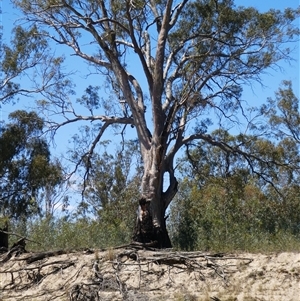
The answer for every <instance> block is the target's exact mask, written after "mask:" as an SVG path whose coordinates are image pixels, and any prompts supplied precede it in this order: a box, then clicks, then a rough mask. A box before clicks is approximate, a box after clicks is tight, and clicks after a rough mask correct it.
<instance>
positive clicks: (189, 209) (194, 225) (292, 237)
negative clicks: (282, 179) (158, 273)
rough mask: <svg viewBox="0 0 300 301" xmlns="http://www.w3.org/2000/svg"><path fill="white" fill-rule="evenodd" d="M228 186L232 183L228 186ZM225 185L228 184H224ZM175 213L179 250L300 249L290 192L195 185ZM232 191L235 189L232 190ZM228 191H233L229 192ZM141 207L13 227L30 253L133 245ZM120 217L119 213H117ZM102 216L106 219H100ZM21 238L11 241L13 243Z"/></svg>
mask: <svg viewBox="0 0 300 301" xmlns="http://www.w3.org/2000/svg"><path fill="white" fill-rule="evenodd" d="M227 183H228V181H227ZM222 184H223V185H222ZM181 187H182V189H181V193H180V194H179V195H178V196H177V198H176V200H175V201H174V203H173V205H172V206H171V209H170V212H169V214H170V216H169V218H168V228H169V234H170V237H171V239H172V243H173V247H174V248H175V249H178V250H189V251H193V250H203V251H213V252H231V251H249V252H262V251H263V252H277V251H299V250H300V229H299V227H300V217H299V215H298V214H297V213H298V212H299V211H300V198H299V193H298V195H297V191H296V190H295V191H294V194H292V191H290V198H289V199H286V200H285V202H280V201H278V200H276V199H275V196H273V197H272V196H266V195H263V194H262V193H261V191H259V190H258V189H257V188H255V187H254V186H251V185H246V186H245V187H243V188H242V189H240V190H241V191H239V193H241V194H243V197H244V198H243V199H242V197H241V196H240V198H238V195H235V194H237V193H238V191H237V190H235V189H234V186H233V184H232V185H231V189H229V190H230V191H228V189H224V181H223V182H222V181H220V183H216V181H215V183H212V184H210V185H208V187H206V188H204V189H203V190H199V189H197V188H196V187H195V185H194V186H193V184H192V183H191V182H190V181H183V182H182V183H181ZM228 187H230V186H228ZM226 190H227V191H226ZM133 206H135V204H134V203H133V202H130V201H127V202H122V206H121V205H120V203H116V204H111V205H110V206H107V207H106V208H105V209H104V210H103V211H102V212H101V215H100V216H99V217H98V218H91V217H90V216H71V215H69V216H68V215H66V216H64V217H54V216H50V217H47V218H34V219H29V220H23V221H18V222H13V223H11V227H10V228H11V232H14V233H16V234H19V235H22V236H26V237H27V238H28V239H29V240H28V241H27V246H26V249H28V250H30V251H40V250H53V249H56V250H57V249H70V250H73V249H86V248H100V249H108V248H111V247H116V246H121V245H124V244H129V243H130V242H131V239H132V233H133V228H134V224H133V222H132V221H133V220H134V218H135V212H134V210H133ZM116 213H117V214H116ZM100 217H101V218H100ZM17 239H19V237H17V236H11V239H10V243H11V244H12V243H13V242H14V241H16V240H17Z"/></svg>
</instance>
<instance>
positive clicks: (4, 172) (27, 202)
mask: <svg viewBox="0 0 300 301" xmlns="http://www.w3.org/2000/svg"><path fill="white" fill-rule="evenodd" d="M9 117H10V120H11V123H8V124H5V125H3V126H2V128H1V130H0V189H1V190H0V214H1V216H2V217H3V216H5V217H6V218H18V217H20V216H23V217H28V216H32V215H36V214H38V213H39V212H40V210H41V208H42V204H41V203H40V202H39V195H40V192H41V190H46V189H49V188H50V187H52V188H53V187H55V186H56V185H59V184H61V183H62V182H63V176H62V167H61V165H60V164H59V162H52V161H51V157H50V151H49V146H48V144H47V142H46V141H45V139H43V138H42V137H41V134H42V130H43V125H44V123H43V120H42V119H41V118H39V117H38V116H37V114H36V113H35V112H25V111H15V112H14V113H11V114H10V116H9ZM48 203H49V201H48Z"/></svg>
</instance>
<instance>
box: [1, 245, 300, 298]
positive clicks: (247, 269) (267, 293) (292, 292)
mask: <svg viewBox="0 0 300 301" xmlns="http://www.w3.org/2000/svg"><path fill="white" fill-rule="evenodd" d="M62 253H63V252H62ZM37 255H39V254H36V253H32V254H31V253H25V254H22V255H20V256H15V255H13V256H12V257H11V258H9V259H8V257H6V255H5V254H3V255H1V257H0V300H1V301H2V300H24V301H25V300H30V301H39V300H70V301H77V300H139V301H141V300H145V301H146V300H157V301H158V300H177V301H198V300H200V301H206V300H207V301H208V300H210V301H211V300H215V301H233V300H236V301H242V300H243V301H254V300H257V301H267V300H270V301H283V300H284V301H299V300H300V253H279V254H248V253H239V254H216V255H214V254H207V253H201V252H186V253H184V252H181V253H177V252H174V251H170V250H169V251H160V252H151V251H145V250H138V251H137V250H135V249H118V250H108V251H99V250H87V251H82V252H69V253H66V254H61V255H55V256H54V255H53V254H48V255H47V256H45V255H46V254H42V255H43V256H40V258H38V257H36V256H37ZM30 260H34V261H32V262H30Z"/></svg>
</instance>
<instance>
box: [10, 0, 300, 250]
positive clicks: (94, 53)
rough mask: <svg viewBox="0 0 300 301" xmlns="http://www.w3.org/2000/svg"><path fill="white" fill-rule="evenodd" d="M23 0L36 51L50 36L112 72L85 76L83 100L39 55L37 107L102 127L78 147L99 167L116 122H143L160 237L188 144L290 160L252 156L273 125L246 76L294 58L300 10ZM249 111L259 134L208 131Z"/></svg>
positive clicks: (53, 123)
mask: <svg viewBox="0 0 300 301" xmlns="http://www.w3.org/2000/svg"><path fill="white" fill-rule="evenodd" d="M13 3H15V5H16V6H17V7H18V8H20V9H21V10H22V11H23V13H24V20H25V21H26V26H27V28H26V29H24V30H25V31H24V32H26V34H28V35H29V37H31V38H35V39H38V40H37V41H36V44H35V45H36V47H37V48H34V50H35V49H37V50H38V52H37V53H40V54H42V53H43V50H44V45H45V44H44V41H47V42H48V43H49V44H47V45H56V46H53V47H57V48H58V46H59V48H61V47H65V48H64V49H66V50H67V49H68V51H69V53H70V54H71V55H73V56H76V57H77V58H80V59H81V60H83V61H85V62H87V63H88V64H89V68H87V70H88V72H87V73H95V74H96V75H99V81H101V79H103V80H104V82H105V85H104V86H103V88H101V87H99V85H98V86H92V85H90V84H89V85H87V89H86V91H85V94H84V95H83V96H82V97H81V98H79V99H77V102H76V100H75V99H74V96H73V86H72V82H71V81H70V77H69V74H64V72H63V69H62V66H63V63H64V58H63V57H57V58H55V59H54V58H53V56H50V57H49V59H48V62H47V63H46V61H47V57H45V61H43V62H42V64H41V66H42V68H41V72H40V74H41V75H42V77H41V79H40V88H41V89H40V91H41V93H42V94H43V99H42V100H40V102H39V105H40V108H41V109H42V110H43V112H44V113H45V112H46V111H47V112H51V114H46V113H45V115H47V116H51V117H52V119H48V120H47V121H48V123H49V125H50V127H51V129H52V130H53V132H56V131H57V130H58V129H59V128H60V127H62V126H64V125H67V124H74V123H75V122H88V125H87V127H92V130H91V131H87V130H86V133H89V135H88V136H87V135H85V136H84V137H83V141H84V144H83V145H85V148H83V149H82V150H81V151H79V150H78V149H77V150H76V152H77V156H76V157H77V158H78V160H77V166H80V165H83V166H84V167H87V168H88V169H89V167H90V166H91V162H92V160H93V155H94V153H95V150H96V147H97V145H99V142H100V141H101V139H103V135H104V133H105V132H106V131H107V130H108V129H109V128H112V127H116V126H117V127H119V128H121V134H125V133H126V129H127V128H126V127H127V126H128V125H129V126H131V127H133V128H134V130H135V133H136V137H137V138H138V141H139V149H140V154H141V157H142V162H143V170H144V172H143V177H142V181H141V191H140V192H141V194H142V195H144V196H145V198H146V199H147V200H148V201H149V202H150V204H151V206H150V208H151V214H152V218H153V227H154V228H155V233H156V238H157V240H158V241H159V244H160V246H164V247H166V246H169V245H170V242H169V239H168V237H167V233H166V226H165V211H166V209H167V208H168V206H169V204H170V202H171V201H172V199H173V198H174V196H175V195H176V193H177V190H178V181H177V179H176V177H175V167H174V164H175V162H174V160H175V156H176V154H177V153H178V151H179V150H180V149H181V148H182V147H183V146H187V147H189V146H190V145H191V144H193V143H194V141H203V142H205V143H208V144H209V145H214V146H216V147H218V148H220V149H222V150H223V151H224V152H226V153H228V154H231V155H235V156H241V157H242V158H243V159H244V160H245V162H247V163H248V164H250V166H251V167H252V171H253V172H255V173H258V174H260V175H261V176H264V173H263V170H262V168H261V166H262V165H264V164H267V165H268V164H276V163H278V164H282V162H277V158H276V156H275V157H274V156H269V155H268V154H266V153H264V152H262V153H257V154H253V152H252V150H251V147H250V146H251V143H252V141H253V137H255V135H262V133H263V134H264V135H265V136H266V137H267V136H268V135H270V133H269V132H268V128H267V127H265V126H260V125H258V124H255V122H253V120H252V119H251V118H250V117H248V116H247V111H246V104H245V103H244V102H243V100H242V97H241V96H242V91H243V85H245V84H251V83H252V82H261V75H262V74H263V73H264V72H266V71H267V70H268V69H269V68H276V66H277V65H278V64H279V63H280V61H281V60H283V59H285V60H288V59H289V55H290V48H289V47H288V45H287V43H288V42H293V41H295V40H296V39H297V37H298V35H299V28H298V27H297V26H296V25H295V23H294V21H295V19H296V18H298V17H299V9H295V10H293V9H290V8H287V9H285V10H284V11H277V10H272V9H271V10H269V11H268V12H265V13H260V12H259V11H258V10H257V9H255V8H253V7H236V6H235V5H234V1H232V0H221V1H215V0H203V1H188V0H183V1H172V0H165V1H155V0H151V1H131V0H130V1H129V0H124V1H123V0H114V1H99V0H98V1H96V0H87V1H77V0H54V1H53V0H51V1H39V0H33V1H32V0H14V1H13ZM40 41H42V42H40ZM50 41H51V42H50ZM53 43H54V44H53ZM49 47H50V46H49ZM22 51H23V48H22V47H21V49H20V52H21V53H22ZM12 63H13V61H10V63H9V66H10V64H12ZM51 66H52V67H51ZM7 70H10V69H9V68H8V69H7ZM45 83H46V84H45ZM79 105H80V106H81V108H85V111H84V112H86V113H87V114H85V113H83V111H82V109H79ZM257 112H258V113H257V114H261V116H263V114H264V111H263V110H261V111H257ZM54 116H59V118H53V117H54ZM241 118H244V120H245V121H246V123H247V124H246V126H245V127H246V128H247V129H249V131H250V130H251V135H242V134H240V135H239V137H238V140H237V141H238V143H235V144H234V145H232V144H231V143H230V142H228V141H227V140H226V139H224V138H225V137H224V136H222V135H215V134H214V133H210V130H211V128H212V126H214V127H216V125H217V126H218V127H219V128H220V129H221V130H225V131H226V130H228V129H230V128H232V127H236V126H237V125H240V124H241V121H240V119H241ZM273 120H274V122H275V121H276V120H275V118H273ZM289 121H290V120H289ZM87 127H86V129H87ZM88 139H89V141H88ZM255 147H257V145H256V146H255ZM266 149H267V147H262V149H261V150H266ZM78 155H79V156H78ZM166 175H167V176H168V181H166V180H165V179H166ZM84 180H85V181H86V180H87V174H86V177H85V179H84ZM267 180H268V179H267Z"/></svg>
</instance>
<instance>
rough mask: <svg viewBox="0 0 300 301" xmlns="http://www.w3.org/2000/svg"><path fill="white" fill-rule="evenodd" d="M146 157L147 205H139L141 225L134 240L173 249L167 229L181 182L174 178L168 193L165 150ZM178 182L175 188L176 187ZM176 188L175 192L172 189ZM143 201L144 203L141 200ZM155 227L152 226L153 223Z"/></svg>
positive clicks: (144, 195) (144, 192) (144, 188)
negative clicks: (170, 211)
mask: <svg viewBox="0 0 300 301" xmlns="http://www.w3.org/2000/svg"><path fill="white" fill-rule="evenodd" d="M143 157H144V175H143V179H142V185H141V192H142V197H141V199H144V202H146V205H145V206H144V205H142V204H141V203H140V204H139V210H138V212H139V214H138V217H137V226H136V228H135V233H134V240H135V241H138V242H142V243H151V242H153V246H155V247H157V248H170V247H172V244H171V240H170V238H169V234H168V231H167V227H166V217H165V213H166V209H167V206H168V205H169V202H170V201H169V200H170V195H171V194H172V196H171V198H173V196H174V195H175V193H176V192H177V184H176V183H177V181H176V178H175V177H173V178H172V181H171V179H170V183H169V187H168V189H166V191H165V192H164V189H163V188H164V187H163V179H164V177H163V176H164V173H165V172H166V167H165V165H164V161H163V160H162V158H163V155H162V151H161V149H160V148H159V147H158V148H152V150H150V151H147V154H146V155H145V156H143ZM174 182H176V183H175V185H174ZM170 187H173V188H174V189H170ZM140 201H141V200H140ZM149 219H150V220H151V225H152V227H149V224H150V221H149Z"/></svg>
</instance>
